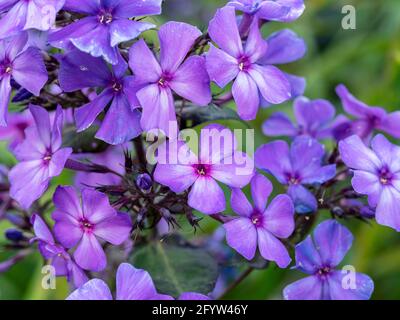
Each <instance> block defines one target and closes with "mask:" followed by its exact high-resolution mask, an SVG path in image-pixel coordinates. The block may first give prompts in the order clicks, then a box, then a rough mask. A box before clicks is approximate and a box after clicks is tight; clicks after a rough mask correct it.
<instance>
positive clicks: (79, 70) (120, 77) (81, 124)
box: [59, 50, 142, 145]
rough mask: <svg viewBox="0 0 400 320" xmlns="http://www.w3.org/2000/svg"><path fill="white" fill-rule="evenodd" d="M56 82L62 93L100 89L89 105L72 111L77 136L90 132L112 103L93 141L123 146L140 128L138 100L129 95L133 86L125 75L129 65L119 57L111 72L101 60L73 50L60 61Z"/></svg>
mask: <svg viewBox="0 0 400 320" xmlns="http://www.w3.org/2000/svg"><path fill="white" fill-rule="evenodd" d="M60 61H61V65H60V72H59V81H60V85H61V88H62V89H63V90H64V91H65V92H73V91H76V90H81V89H84V88H93V87H96V88H102V89H103V91H102V92H101V93H100V94H99V95H98V96H97V97H96V98H94V99H93V100H92V101H90V102H89V103H87V104H85V105H83V106H82V107H80V108H78V109H77V110H75V121H76V126H77V129H78V132H81V131H84V130H86V129H87V128H89V127H90V126H91V125H93V123H94V122H95V120H96V119H97V117H98V116H99V114H100V113H101V112H102V111H103V110H104V109H105V108H106V107H107V105H108V104H109V103H111V105H110V108H109V109H108V111H107V112H106V115H105V117H104V119H103V121H102V123H101V125H100V128H99V130H98V131H97V134H96V137H97V138H98V139H101V140H103V141H106V142H107V143H109V144H113V145H116V144H122V143H125V142H127V141H129V140H131V139H133V138H135V137H137V136H138V135H139V134H140V133H141V132H142V129H141V127H140V123H139V121H140V112H139V111H137V110H136V109H135V108H137V107H138V102H137V99H136V97H135V95H134V93H132V91H135V90H136V89H135V82H134V79H133V77H132V76H128V75H126V72H127V69H128V65H127V63H126V62H125V60H124V59H123V58H122V57H121V56H120V55H119V56H118V64H116V65H114V66H113V67H112V69H111V70H110V69H109V68H108V66H107V64H106V63H105V62H104V60H103V59H101V58H94V57H92V56H91V55H89V54H86V53H84V52H80V51H78V50H73V51H70V52H69V53H67V54H66V55H65V56H63V57H61V58H60Z"/></svg>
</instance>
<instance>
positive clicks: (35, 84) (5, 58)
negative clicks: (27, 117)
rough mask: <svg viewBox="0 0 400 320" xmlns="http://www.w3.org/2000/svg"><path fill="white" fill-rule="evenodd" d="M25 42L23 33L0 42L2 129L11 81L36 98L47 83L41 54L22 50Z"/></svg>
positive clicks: (30, 50)
mask: <svg viewBox="0 0 400 320" xmlns="http://www.w3.org/2000/svg"><path fill="white" fill-rule="evenodd" d="M21 2H25V1H21ZM26 42H27V35H26V34H25V33H22V34H20V35H18V36H16V37H13V38H9V39H7V40H0V126H3V127H4V126H6V125H7V107H8V103H9V101H10V96H11V79H14V80H15V81H16V82H17V83H18V84H19V85H20V86H21V87H23V88H25V89H26V90H28V91H29V92H31V93H33V94H34V95H36V96H38V95H39V94H40V90H41V89H42V88H43V86H44V85H45V84H46V82H47V71H46V67H45V65H44V63H43V59H42V54H41V53H40V51H39V50H38V49H37V48H32V47H29V48H27V49H24V48H25V45H26Z"/></svg>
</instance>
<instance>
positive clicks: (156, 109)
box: [137, 84, 176, 136]
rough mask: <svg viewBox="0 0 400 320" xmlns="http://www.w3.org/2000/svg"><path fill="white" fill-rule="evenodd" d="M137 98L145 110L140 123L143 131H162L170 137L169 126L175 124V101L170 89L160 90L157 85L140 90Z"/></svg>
mask: <svg viewBox="0 0 400 320" xmlns="http://www.w3.org/2000/svg"><path fill="white" fill-rule="evenodd" d="M137 97H138V99H139V101H140V104H141V106H142V108H143V112H142V119H141V121H140V123H141V126H142V128H143V130H145V131H148V130H151V129H160V130H162V131H164V133H165V134H166V135H167V136H169V135H170V134H172V133H170V132H169V126H170V124H171V123H175V121H176V114H175V106H174V99H173V96H172V92H171V90H170V89H169V88H166V89H164V88H160V87H159V86H158V85H157V84H153V85H149V86H146V87H144V88H143V89H141V90H139V91H138V93H137Z"/></svg>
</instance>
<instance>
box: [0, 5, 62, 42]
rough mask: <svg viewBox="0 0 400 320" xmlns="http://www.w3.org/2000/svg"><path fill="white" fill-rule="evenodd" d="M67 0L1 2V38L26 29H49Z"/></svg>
mask: <svg viewBox="0 0 400 320" xmlns="http://www.w3.org/2000/svg"><path fill="white" fill-rule="evenodd" d="M64 2H65V0H5V1H2V3H1V4H0V16H1V15H2V14H3V16H2V17H1V18H0V39H4V38H8V37H9V36H13V35H16V34H18V33H20V32H21V31H24V30H29V29H36V30H40V31H47V30H49V29H50V28H51V27H52V26H53V25H54V22H55V20H56V14H57V12H58V11H60V10H61V8H62V7H63V5H64Z"/></svg>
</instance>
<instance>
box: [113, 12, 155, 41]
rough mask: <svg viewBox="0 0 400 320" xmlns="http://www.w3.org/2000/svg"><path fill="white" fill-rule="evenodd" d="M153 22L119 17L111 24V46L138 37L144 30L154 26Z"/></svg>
mask: <svg viewBox="0 0 400 320" xmlns="http://www.w3.org/2000/svg"><path fill="white" fill-rule="evenodd" d="M154 27H155V25H154V24H152V23H147V22H141V21H133V20H128V19H117V20H114V21H113V22H112V23H111V24H110V35H111V47H115V46H116V45H118V44H120V43H121V42H126V41H129V40H132V39H135V38H136V37H138V36H139V35H140V34H141V33H142V32H144V31H146V30H150V29H152V28H154Z"/></svg>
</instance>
